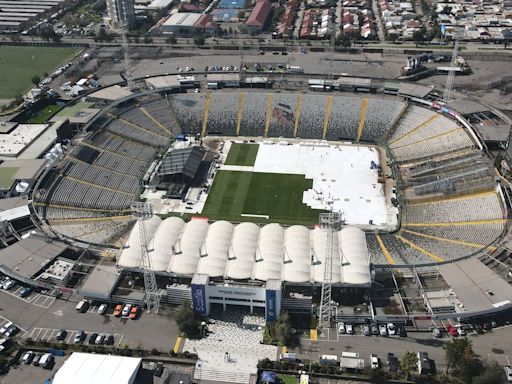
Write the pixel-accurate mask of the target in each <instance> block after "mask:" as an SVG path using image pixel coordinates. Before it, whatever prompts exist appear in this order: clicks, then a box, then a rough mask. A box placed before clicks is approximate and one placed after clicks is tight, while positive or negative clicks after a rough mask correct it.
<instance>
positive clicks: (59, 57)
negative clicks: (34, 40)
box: [0, 45, 78, 99]
mask: <svg viewBox="0 0 512 384" xmlns="http://www.w3.org/2000/svg"><path fill="white" fill-rule="evenodd" d="M76 52H78V49H77V48H53V47H31V46H25V47H22V46H6V45H2V46H0V84H1V85H0V99H10V98H14V97H16V94H18V93H23V92H25V91H27V90H28V89H29V88H30V87H31V83H30V81H31V79H32V76H34V75H38V76H39V77H41V79H42V78H43V76H44V73H50V72H52V70H54V69H55V68H56V67H58V66H59V65H60V64H62V63H64V62H65V61H67V60H68V59H69V58H71V57H72V56H73V55H74V54H75V53H76Z"/></svg>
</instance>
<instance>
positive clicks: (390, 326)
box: [387, 323, 396, 336]
mask: <svg viewBox="0 0 512 384" xmlns="http://www.w3.org/2000/svg"><path fill="white" fill-rule="evenodd" d="M387 328H388V334H389V336H395V335H396V327H395V324H393V323H388V326H387Z"/></svg>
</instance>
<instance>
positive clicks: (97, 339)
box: [94, 335, 105, 345]
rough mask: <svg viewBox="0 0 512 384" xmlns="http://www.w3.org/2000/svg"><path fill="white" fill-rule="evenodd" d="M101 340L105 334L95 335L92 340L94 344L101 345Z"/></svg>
mask: <svg viewBox="0 0 512 384" xmlns="http://www.w3.org/2000/svg"><path fill="white" fill-rule="evenodd" d="M103 340H105V335H98V336H96V340H94V344H97V345H101V344H103Z"/></svg>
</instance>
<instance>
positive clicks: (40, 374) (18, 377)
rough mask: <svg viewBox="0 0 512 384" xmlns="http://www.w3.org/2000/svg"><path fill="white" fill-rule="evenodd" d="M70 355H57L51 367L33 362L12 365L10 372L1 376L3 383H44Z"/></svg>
mask: <svg viewBox="0 0 512 384" xmlns="http://www.w3.org/2000/svg"><path fill="white" fill-rule="evenodd" d="M67 357H68V356H63V357H58V356H56V357H55V363H54V364H53V366H52V367H51V369H45V368H43V367H37V366H34V365H33V364H24V363H20V364H19V365H17V366H13V367H11V369H10V370H9V374H7V375H5V376H2V378H0V383H1V384H20V383H44V382H45V380H46V379H48V378H50V377H53V375H55V372H57V371H58V370H59V369H60V367H62V365H63V364H64V361H65V360H66V359H67Z"/></svg>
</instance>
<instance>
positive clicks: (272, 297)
mask: <svg viewBox="0 0 512 384" xmlns="http://www.w3.org/2000/svg"><path fill="white" fill-rule="evenodd" d="M265 299H266V304H265V307H266V308H265V309H266V310H265V317H266V319H267V321H274V320H277V309H276V291H273V290H270V289H268V290H267V291H266V293H265Z"/></svg>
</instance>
